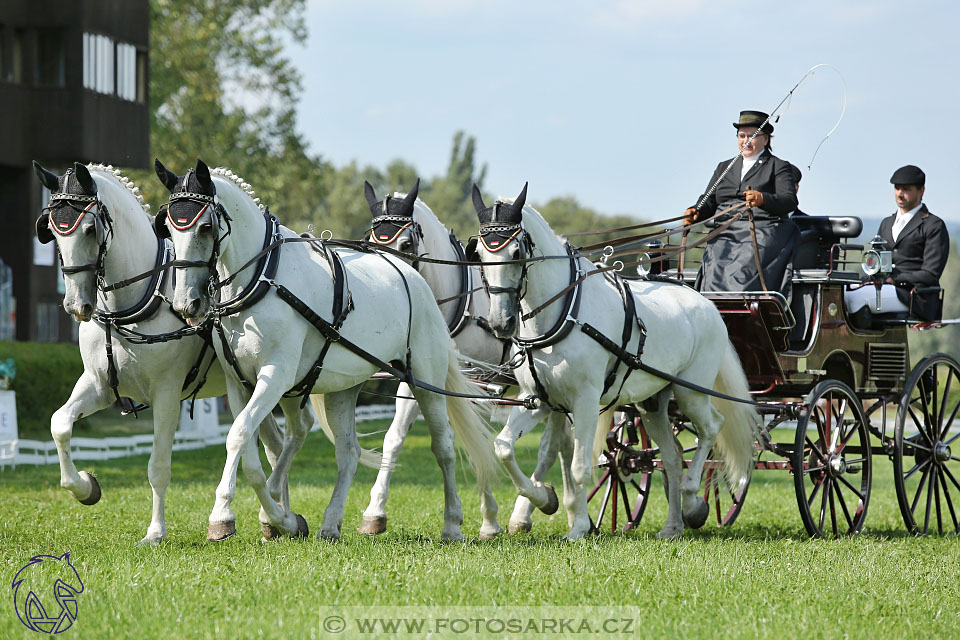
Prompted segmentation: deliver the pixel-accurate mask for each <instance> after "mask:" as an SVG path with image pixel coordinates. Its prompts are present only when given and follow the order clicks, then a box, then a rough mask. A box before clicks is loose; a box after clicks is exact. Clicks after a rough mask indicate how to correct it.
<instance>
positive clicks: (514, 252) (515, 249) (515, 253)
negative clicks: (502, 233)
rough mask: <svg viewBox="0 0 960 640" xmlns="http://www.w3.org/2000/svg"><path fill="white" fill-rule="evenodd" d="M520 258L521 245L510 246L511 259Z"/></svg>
mask: <svg viewBox="0 0 960 640" xmlns="http://www.w3.org/2000/svg"><path fill="white" fill-rule="evenodd" d="M519 258H520V246H519V245H514V246H512V247H510V259H511V260H517V259H519Z"/></svg>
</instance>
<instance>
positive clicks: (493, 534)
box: [480, 526, 503, 542]
mask: <svg viewBox="0 0 960 640" xmlns="http://www.w3.org/2000/svg"><path fill="white" fill-rule="evenodd" d="M501 533H503V529H501V528H500V527H499V526H498V527H497V528H496V529H489V530H487V531H484V530H483V529H480V539H481V540H485V541H488V542H489V541H490V540H496V539H497V538H499V537H500V534H501Z"/></svg>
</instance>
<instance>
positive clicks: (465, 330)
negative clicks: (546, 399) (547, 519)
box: [359, 180, 574, 538]
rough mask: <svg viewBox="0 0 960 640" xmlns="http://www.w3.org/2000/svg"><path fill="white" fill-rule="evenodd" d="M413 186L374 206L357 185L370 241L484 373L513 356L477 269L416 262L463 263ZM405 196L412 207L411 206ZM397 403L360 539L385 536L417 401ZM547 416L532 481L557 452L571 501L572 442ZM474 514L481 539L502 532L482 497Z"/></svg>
mask: <svg viewBox="0 0 960 640" xmlns="http://www.w3.org/2000/svg"><path fill="white" fill-rule="evenodd" d="M419 184H420V181H419V180H418V181H417V184H416V185H415V186H414V187H413V189H412V190H411V191H410V192H409V193H400V192H397V193H394V194H393V196H388V197H385V198H384V199H383V200H378V199H377V196H376V193H375V192H374V190H373V187H372V186H371V185H370V183H369V182H364V195H365V196H366V198H367V203H368V204H369V205H370V211H371V213H372V214H373V221H372V229H371V233H370V241H371V242H373V243H376V244H378V245H381V246H386V247H390V248H392V249H394V250H396V251H402V252H404V253H409V254H410V255H411V261H412V262H414V266H415V268H416V269H417V271H418V272H419V273H420V275H422V276H423V279H424V280H426V281H427V284H429V285H430V288H431V289H432V290H433V294H434V297H435V298H436V299H437V301H438V302H440V305H439V306H440V311H441V312H442V313H443V318H444V321H445V322H446V323H447V328H448V329H450V333H451V337H453V340H454V342H455V343H456V345H457V351H459V352H460V355H461V357H462V358H463V359H464V360H466V361H467V362H469V363H473V364H475V365H477V366H478V367H479V368H480V369H481V370H486V371H490V370H492V369H493V368H494V367H495V366H496V365H499V364H501V363H502V361H503V360H505V359H507V358H508V356H509V355H510V353H512V352H511V350H510V346H511V341H510V340H504V339H500V338H497V337H496V336H495V335H493V332H492V331H491V330H490V328H489V326H487V323H486V317H487V311H488V310H489V308H490V297H489V296H488V295H487V292H486V291H485V290H484V289H483V288H482V287H481V286H480V267H478V266H467V265H456V264H438V263H434V262H425V261H422V260H416V258H424V257H428V258H434V259H438V260H444V261H447V262H457V261H463V260H464V253H463V248H462V245H461V244H460V241H459V240H457V238H456V236H454V235H453V233H451V232H450V231H449V230H448V229H447V228H446V227H445V226H444V225H443V223H442V222H441V221H440V220H439V219H438V218H437V216H436V215H435V214H434V213H433V211H432V210H431V209H430V207H428V206H427V204H426V203H425V202H423V200H421V199H420V198H417V197H416V196H417V192H418V188H419ZM410 194H413V197H414V198H416V200H414V201H412V202H411V200H410ZM491 365H493V366H491ZM397 396H398V398H397V403H396V414H395V415H394V418H393V421H392V422H391V423H390V427H389V428H388V429H387V433H386V435H385V436H384V439H383V462H382V464H381V466H380V472H379V473H378V474H377V480H376V482H375V483H374V485H373V487H372V488H371V489H370V503H369V505H367V508H366V510H365V511H364V512H363V520H362V522H361V525H360V528H359V531H360V533H364V534H370V535H372V534H378V533H383V532H384V531H386V529H387V513H386V504H387V496H388V494H389V488H390V476H391V474H392V473H393V468H394V466H395V464H396V460H397V456H398V455H399V453H400V449H401V448H402V447H403V442H404V440H405V439H406V437H407V433H408V432H409V430H410V427H411V425H412V424H413V422H414V420H416V417H417V411H418V407H417V401H416V400H412V399H410V389H409V387H408V386H407V385H406V383H401V384H400V386H399V387H398V390H397ZM547 417H548V418H549V419H548V421H547V428H546V429H545V431H544V434H543V436H542V437H541V450H542V451H541V455H540V463H538V464H537V467H536V469H535V470H534V472H533V475H532V476H531V478H532V479H533V480H534V481H535V482H537V481H542V480H543V478H544V476H545V475H546V473H547V471H548V470H549V468H550V466H551V465H552V464H553V461H554V460H555V459H556V457H557V454H558V453H560V455H561V460H563V463H564V464H563V465H562V468H563V470H564V473H563V480H564V488H565V491H564V496H565V497H570V498H572V496H573V495H574V492H573V490H572V485H571V484H570V482H571V480H570V474H569V473H567V471H568V470H569V462H570V456H571V455H572V453H573V449H572V445H573V442H572V440H570V438H568V437H566V435H567V434H566V431H565V428H564V427H565V420H564V416H563V414H558V413H551V414H548V416H547ZM533 509H534V506H533V505H532V504H531V503H530V501H529V500H527V499H526V498H524V497H523V496H519V497H518V498H517V502H516V505H515V506H514V510H513V514H512V515H511V517H510V523H509V525H508V529H509V531H510V533H516V532H517V531H529V530H530V529H531V527H532V526H533V521H532V519H531V515H532V513H533ZM481 515H482V524H481V526H480V537H481V538H492V537H494V536H496V535H497V534H498V533H501V532H502V531H503V529H501V528H500V526H499V525H498V524H497V503H496V501H495V500H494V499H493V495H492V494H491V493H489V491H486V492H484V493H483V494H482V496H481ZM571 524H572V523H571Z"/></svg>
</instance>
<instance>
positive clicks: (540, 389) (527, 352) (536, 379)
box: [523, 347, 570, 416]
mask: <svg viewBox="0 0 960 640" xmlns="http://www.w3.org/2000/svg"><path fill="white" fill-rule="evenodd" d="M523 355H524V358H526V360H527V368H529V369H530V377H532V378H533V384H534V386H535V387H536V389H537V397H539V398H540V401H541V402H543V403H544V404H545V405H547V406H548V407H550V409H551V410H552V411H559V412H561V413H565V414H567V415H568V416H569V415H570V411H569V410H568V409H567V408H566V407H564V406H563V405H559V404H554V403H552V402H550V394H548V393H547V388H546V387H544V386H543V383H542V382H540V376H538V375H537V365H535V364H534V362H533V349H530V348H526V347H524V348H523Z"/></svg>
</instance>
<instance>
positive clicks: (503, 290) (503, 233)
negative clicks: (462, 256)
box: [467, 222, 534, 309]
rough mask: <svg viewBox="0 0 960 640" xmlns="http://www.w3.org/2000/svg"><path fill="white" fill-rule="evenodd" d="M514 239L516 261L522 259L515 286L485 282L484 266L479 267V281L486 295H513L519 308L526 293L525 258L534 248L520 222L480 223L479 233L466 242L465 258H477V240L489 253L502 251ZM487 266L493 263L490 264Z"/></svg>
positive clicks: (526, 262) (528, 262) (527, 261)
mask: <svg viewBox="0 0 960 640" xmlns="http://www.w3.org/2000/svg"><path fill="white" fill-rule="evenodd" d="M514 240H516V241H517V243H518V245H519V249H520V251H519V254H518V256H517V261H522V262H521V267H520V278H519V280H518V281H517V285H516V286H515V287H496V286H492V285H491V284H490V283H489V282H487V275H486V272H485V271H484V266H481V267H480V281H481V282H482V283H483V289H484V291H486V292H487V295H498V294H508V295H513V296H515V297H514V299H513V302H514V304H515V305H516V306H517V308H518V309H519V306H520V301H521V300H523V297H524V296H525V295H526V293H527V269H528V268H529V266H530V262H531V261H530V260H528V259H527V258H528V257H530V256H532V254H533V248H534V244H533V239H532V238H531V237H530V234H529V233H527V232H526V230H524V229H523V227H522V226H521V225H520V224H503V223H500V222H493V223H487V224H482V225H480V233H479V234H478V235H477V236H475V237H473V238H471V239H470V242H469V243H468V244H467V259H468V260H473V259H474V257H476V258H477V259H479V254H478V253H477V248H476V247H477V242H478V241H479V242H482V243H483V246H484V248H485V249H486V250H487V251H489V252H491V253H498V252H500V251H503V250H504V249H505V248H506V247H507V246H509V245H510V244H511V243H512V242H513V241H514ZM489 266H495V265H494V264H490V265H489Z"/></svg>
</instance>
